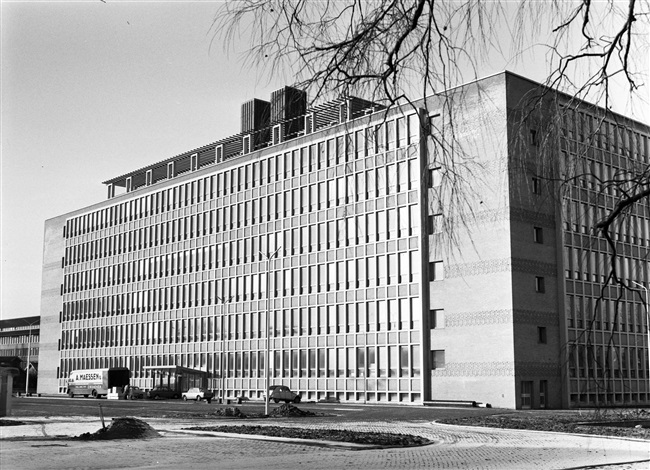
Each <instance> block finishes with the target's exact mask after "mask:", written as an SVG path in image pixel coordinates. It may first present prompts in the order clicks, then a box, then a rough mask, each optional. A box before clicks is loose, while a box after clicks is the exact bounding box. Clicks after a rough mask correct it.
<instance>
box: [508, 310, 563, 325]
mask: <svg viewBox="0 0 650 470" xmlns="http://www.w3.org/2000/svg"><path fill="white" fill-rule="evenodd" d="M513 317H514V322H515V323H527V324H533V325H545V326H557V325H559V323H560V320H559V317H558V314H557V312H542V311H539V310H515V311H514V315H513Z"/></svg>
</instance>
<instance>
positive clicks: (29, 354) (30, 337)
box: [25, 319, 41, 396]
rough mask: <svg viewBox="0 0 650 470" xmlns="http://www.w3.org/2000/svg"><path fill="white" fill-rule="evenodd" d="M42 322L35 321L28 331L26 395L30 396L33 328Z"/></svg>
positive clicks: (30, 324)
mask: <svg viewBox="0 0 650 470" xmlns="http://www.w3.org/2000/svg"><path fill="white" fill-rule="evenodd" d="M40 321H41V320H40V319H39V320H37V321H33V322H31V323H29V324H28V326H29V329H28V330H27V331H28V333H27V365H26V366H25V395H26V396H27V395H29V366H30V360H31V352H32V326H34V325H35V324H36V323H38V322H40Z"/></svg>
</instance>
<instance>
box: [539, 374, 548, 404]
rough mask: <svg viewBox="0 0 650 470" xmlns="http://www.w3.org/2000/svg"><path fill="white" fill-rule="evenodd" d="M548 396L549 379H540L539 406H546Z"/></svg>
mask: <svg viewBox="0 0 650 470" xmlns="http://www.w3.org/2000/svg"><path fill="white" fill-rule="evenodd" d="M547 396H548V380H540V381H539V407H540V408H546V397H547Z"/></svg>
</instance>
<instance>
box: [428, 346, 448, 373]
mask: <svg viewBox="0 0 650 470" xmlns="http://www.w3.org/2000/svg"><path fill="white" fill-rule="evenodd" d="M431 368H432V369H444V368H445V351H444V349H439V350H434V351H431Z"/></svg>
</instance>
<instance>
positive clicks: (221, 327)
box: [215, 295, 233, 403]
mask: <svg viewBox="0 0 650 470" xmlns="http://www.w3.org/2000/svg"><path fill="white" fill-rule="evenodd" d="M215 298H216V299H217V300H218V301H219V303H221V309H220V315H219V317H220V318H219V322H220V323H221V326H220V327H219V334H220V335H221V359H219V396H220V399H221V403H223V398H224V396H223V392H224V386H223V371H224V368H223V359H224V353H223V345H224V336H223V309H224V307H225V306H226V304H229V303H230V301H231V300H232V298H233V296H232V295H231V296H230V297H228V298H227V299H226V297H225V296H224V297H219V296H218V295H217V296H215Z"/></svg>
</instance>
